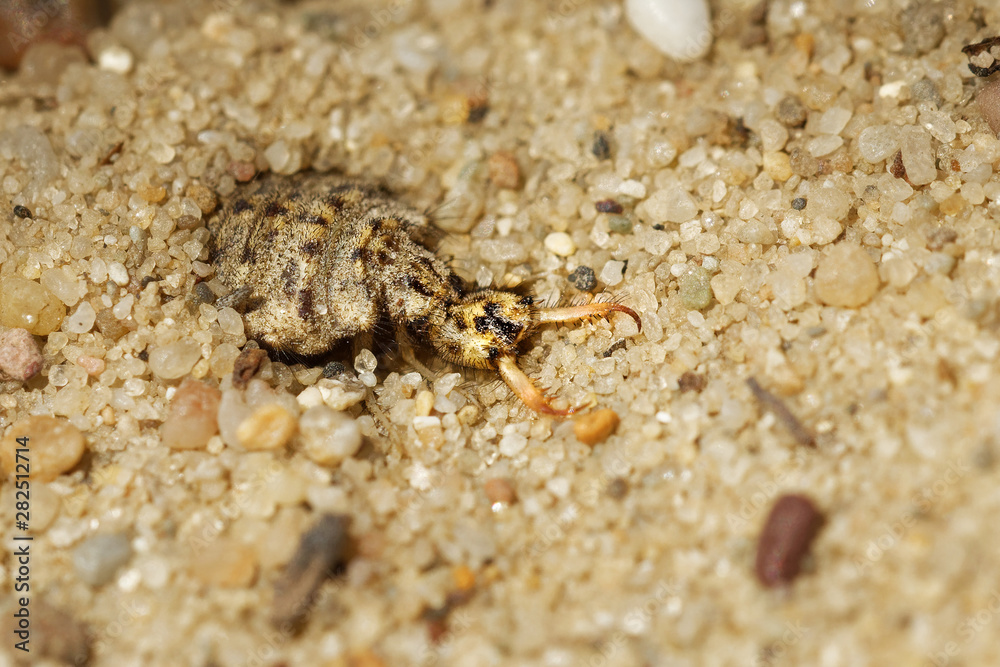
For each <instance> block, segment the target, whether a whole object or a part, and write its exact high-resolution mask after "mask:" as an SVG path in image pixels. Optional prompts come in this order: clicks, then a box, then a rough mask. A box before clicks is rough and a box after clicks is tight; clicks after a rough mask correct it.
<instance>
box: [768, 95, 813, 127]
mask: <svg viewBox="0 0 1000 667" xmlns="http://www.w3.org/2000/svg"><path fill="white" fill-rule="evenodd" d="M775 114H776V115H777V117H778V122H780V123H781V124H782V125H784V126H785V127H802V126H803V125H805V122H806V115H807V112H806V107H805V105H804V104H802V101H801V100H800V99H799V98H797V97H795V96H794V95H789V96H787V97H785V98H783V99H782V100H781V101H780V102H778V108H777V109H775Z"/></svg>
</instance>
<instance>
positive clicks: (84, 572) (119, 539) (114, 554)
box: [73, 533, 132, 586]
mask: <svg viewBox="0 0 1000 667" xmlns="http://www.w3.org/2000/svg"><path fill="white" fill-rule="evenodd" d="M130 558H132V545H131V543H130V542H129V539H128V538H127V537H126V536H125V535H122V534H120V533H113V534H109V535H94V536H93V537H89V538H87V539H86V540H84V541H83V542H81V543H80V544H79V545H78V546H77V547H76V549H74V550H73V566H74V567H75V568H76V574H77V576H78V577H79V578H80V579H81V580H82V581H83V582H85V583H87V584H90V585H91V586H103V585H104V584H106V583H108V582H109V581H111V579H112V578H114V576H115V572H117V571H118V568H120V567H121V566H122V565H124V564H125V563H127V562H128V561H129V559H130Z"/></svg>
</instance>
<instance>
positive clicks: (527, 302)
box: [518, 296, 535, 306]
mask: <svg viewBox="0 0 1000 667" xmlns="http://www.w3.org/2000/svg"><path fill="white" fill-rule="evenodd" d="M518 303H519V304H521V305H522V306H530V305H532V304H533V303H535V300H534V299H533V298H531V296H522V297H521V299H520V300H519V301H518Z"/></svg>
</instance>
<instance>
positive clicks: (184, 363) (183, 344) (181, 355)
mask: <svg viewBox="0 0 1000 667" xmlns="http://www.w3.org/2000/svg"><path fill="white" fill-rule="evenodd" d="M199 359H201V345H199V344H198V343H196V342H195V341H193V340H189V339H185V340H179V341H176V342H174V343H168V344H167V345H162V346H158V347H155V348H154V349H153V351H152V352H150V354H149V369H150V370H151V371H152V372H153V373H154V374H155V375H157V376H158V377H161V378H163V379H164V380H176V379H178V378H182V377H184V376H185V375H187V374H188V373H190V372H191V369H192V368H193V367H194V365H195V363H197V361H198V360H199Z"/></svg>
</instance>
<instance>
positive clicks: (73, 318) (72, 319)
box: [63, 301, 97, 334]
mask: <svg viewBox="0 0 1000 667" xmlns="http://www.w3.org/2000/svg"><path fill="white" fill-rule="evenodd" d="M96 321H97V311H95V310H94V307H93V306H91V305H90V302H89V301H84V302H83V303H81V304H80V305H79V306H78V307H77V309H76V310H75V311H74V312H73V313H72V314H71V315H70V316H69V317H67V318H66V319H65V320H64V321H63V328H64V329H65V330H66V333H72V334H82V333H87V332H88V331H90V330H91V329H93V328H94V322H96Z"/></svg>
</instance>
